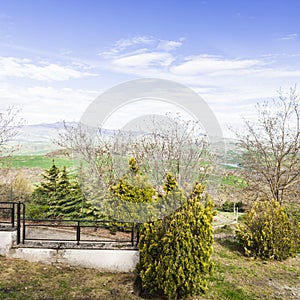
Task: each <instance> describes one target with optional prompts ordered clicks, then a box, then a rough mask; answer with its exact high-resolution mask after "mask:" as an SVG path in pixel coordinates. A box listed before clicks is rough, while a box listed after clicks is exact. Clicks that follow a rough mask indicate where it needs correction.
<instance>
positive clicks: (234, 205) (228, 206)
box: [222, 200, 245, 212]
mask: <svg viewBox="0 0 300 300" xmlns="http://www.w3.org/2000/svg"><path fill="white" fill-rule="evenodd" d="M234 209H235V210H236V209H238V211H239V212H244V211H245V210H244V204H243V202H242V201H238V202H233V201H229V200H226V201H225V202H224V203H223V204H222V210H223V211H227V212H233V211H234Z"/></svg>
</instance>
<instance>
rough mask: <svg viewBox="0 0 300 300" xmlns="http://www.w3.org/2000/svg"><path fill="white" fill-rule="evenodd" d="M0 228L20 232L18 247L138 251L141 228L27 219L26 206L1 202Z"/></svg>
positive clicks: (107, 222) (114, 223)
mask: <svg viewBox="0 0 300 300" xmlns="http://www.w3.org/2000/svg"><path fill="white" fill-rule="evenodd" d="M0 227H4V228H8V229H14V230H17V241H16V242H17V244H20V243H22V244H25V243H26V241H31V242H34V241H36V242H60V243H61V242H72V243H75V244H76V245H80V244H87V243H90V244H93V245H94V247H97V246H95V245H96V244H99V243H106V244H109V245H110V244H111V245H112V244H113V245H115V246H116V247H120V248H121V247H122V245H125V246H131V247H136V246H137V244H138V242H139V229H140V224H138V223H134V222H120V221H112V220H85V219H82V220H61V219H38V220H37V219H29V218H26V214H25V204H24V203H22V202H9V201H6V202H5V201H4V202H0Z"/></svg>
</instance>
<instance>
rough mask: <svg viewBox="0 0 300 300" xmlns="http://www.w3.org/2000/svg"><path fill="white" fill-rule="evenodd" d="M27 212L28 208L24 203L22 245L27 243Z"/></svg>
mask: <svg viewBox="0 0 300 300" xmlns="http://www.w3.org/2000/svg"><path fill="white" fill-rule="evenodd" d="M25 210H26V206H25V204H24V203H23V220H22V221H23V232H22V244H24V243H25V238H26V237H25V232H26V227H25V226H26V224H25Z"/></svg>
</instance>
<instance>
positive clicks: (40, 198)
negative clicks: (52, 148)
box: [28, 161, 99, 219]
mask: <svg viewBox="0 0 300 300" xmlns="http://www.w3.org/2000/svg"><path fill="white" fill-rule="evenodd" d="M28 212H29V215H30V216H31V217H33V218H64V219H79V218H82V217H85V218H92V219H94V218H96V217H97V216H99V212H98V210H97V209H96V208H94V207H91V205H90V204H89V203H88V202H86V201H85V199H84V196H83V194H82V192H81V189H80V187H79V185H78V183H77V182H76V181H72V180H70V178H69V175H68V173H67V171H66V168H65V167H64V168H63V169H59V168H58V167H57V166H56V165H55V163H54V161H53V164H52V166H51V168H50V169H48V170H45V173H44V174H43V180H42V181H41V182H40V184H39V185H38V186H37V187H36V189H35V190H34V191H33V193H32V201H31V203H30V205H29V207H28Z"/></svg>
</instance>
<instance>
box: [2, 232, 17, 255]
mask: <svg viewBox="0 0 300 300" xmlns="http://www.w3.org/2000/svg"><path fill="white" fill-rule="evenodd" d="M16 238H17V231H16V230H12V231H11V230H7V231H0V255H4V256H5V255H7V254H8V252H9V250H10V249H11V247H12V246H13V244H14V243H15V241H16Z"/></svg>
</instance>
